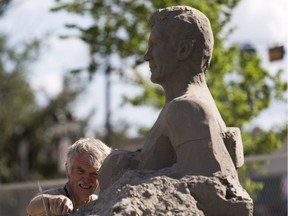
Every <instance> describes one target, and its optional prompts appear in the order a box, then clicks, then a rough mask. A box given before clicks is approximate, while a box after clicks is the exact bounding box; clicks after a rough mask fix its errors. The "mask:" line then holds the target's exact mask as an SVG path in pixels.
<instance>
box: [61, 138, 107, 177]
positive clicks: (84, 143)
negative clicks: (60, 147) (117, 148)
mask: <svg viewBox="0 0 288 216" xmlns="http://www.w3.org/2000/svg"><path fill="white" fill-rule="evenodd" d="M110 152H111V148H109V147H108V146H107V145H105V144H104V143H103V142H101V141H100V140H99V139H94V138H81V139H79V140H77V141H76V142H75V143H74V144H73V145H72V146H70V147H69V149H68V153H67V162H66V169H67V171H68V172H69V173H70V172H71V168H72V164H73V161H74V159H75V157H77V156H78V155H80V154H88V155H90V162H91V164H92V166H93V167H95V168H97V169H100V167H101V165H102V163H103V161H104V159H105V158H106V157H107V156H108V155H109V154H110Z"/></svg>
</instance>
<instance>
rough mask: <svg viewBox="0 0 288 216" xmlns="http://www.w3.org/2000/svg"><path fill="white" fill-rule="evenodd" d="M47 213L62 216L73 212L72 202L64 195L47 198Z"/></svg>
mask: <svg viewBox="0 0 288 216" xmlns="http://www.w3.org/2000/svg"><path fill="white" fill-rule="evenodd" d="M48 203H49V209H48V210H49V211H50V213H52V214H54V215H63V214H67V213H71V212H72V211H73V203H72V201H71V200H70V199H69V198H68V197H66V196H64V195H53V196H51V197H49V201H48Z"/></svg>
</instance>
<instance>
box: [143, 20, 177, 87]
mask: <svg viewBox="0 0 288 216" xmlns="http://www.w3.org/2000/svg"><path fill="white" fill-rule="evenodd" d="M164 28H165V26H164V24H158V25H156V26H154V27H153V28H152V31H151V34H150V38H149V44H148V46H149V48H148V51H147V53H146V54H145V56H144V59H145V60H146V61H149V67H150V70H151V81H152V82H154V83H158V84H163V83H165V81H167V79H168V78H169V77H171V76H172V75H173V74H175V72H176V69H177V56H176V54H177V53H176V50H177V49H176V45H175V41H172V38H171V36H168V34H167V33H166V32H165V29H164ZM171 30H173V29H171Z"/></svg>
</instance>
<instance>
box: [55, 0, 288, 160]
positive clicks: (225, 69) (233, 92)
mask: <svg viewBox="0 0 288 216" xmlns="http://www.w3.org/2000/svg"><path fill="white" fill-rule="evenodd" d="M239 1H240V0H217V1H214V0H213V1H212V0H199V1H189V0H173V1H172V0H167V1H159V0H149V1H144V0H110V1H97V0H86V1H80V0H70V1H62V0H57V3H58V4H57V6H56V7H54V8H53V11H59V10H63V9H64V10H66V11H69V12H71V13H74V14H79V15H81V16H87V17H89V18H90V19H91V21H92V22H91V25H89V26H88V27H87V26H86V27H83V26H79V25H75V24H69V25H67V26H68V27H70V28H74V29H77V30H78V33H79V34H78V35H77V37H79V38H80V39H81V40H83V41H85V42H86V43H87V44H88V45H89V47H90V56H91V61H90V65H89V66H87V68H86V69H87V70H88V71H89V73H90V74H92V75H93V73H95V72H99V71H106V72H107V71H109V72H110V71H112V72H115V73H117V72H120V71H122V70H123V67H125V68H126V69H128V68H130V69H131V68H133V69H134V70H135V75H136V76H135V79H134V80H133V82H134V84H135V85H137V86H141V87H142V88H143V92H142V93H141V94H139V95H137V96H135V97H133V98H124V100H126V102H127V101H128V102H129V103H131V104H133V105H135V106H141V105H151V106H153V107H156V108H157V109H160V108H161V107H163V105H164V101H165V100H164V95H163V93H164V92H163V90H162V88H160V87H159V86H155V85H153V84H152V83H151V82H150V81H149V80H148V79H147V78H146V77H143V76H142V75H141V74H140V73H137V66H138V65H140V64H142V63H143V55H144V53H145V51H146V50H147V41H148V34H149V32H150V30H149V28H148V19H149V16H150V15H151V13H152V12H153V11H155V10H156V9H158V8H164V7H167V6H172V5H188V6H192V7H194V8H197V9H199V10H200V11H202V12H203V13H204V14H206V15H207V17H208V18H209V19H210V21H211V25H212V29H213V33H214V39H215V45H214V53H213V58H212V62H211V66H210V68H209V70H208V71H207V81H208V86H209V88H210V90H211V92H212V95H213V96H214V99H215V101H216V103H217V106H218V108H219V110H220V113H221V114H222V116H223V119H224V121H225V122H226V124H227V126H235V127H239V128H241V129H243V130H242V131H243V133H242V134H243V135H242V139H243V143H244V150H245V155H249V154H263V153H266V154H267V153H270V152H273V151H275V150H276V149H278V148H280V147H281V146H282V144H283V142H284V140H285V139H286V133H285V131H286V127H285V126H284V127H283V126H280V127H278V128H274V129H271V130H270V131H265V130H263V129H259V128H254V129H252V130H249V131H247V130H244V128H245V126H247V124H249V122H251V120H253V119H254V118H255V117H257V116H258V115H259V114H260V113H261V111H263V110H264V109H266V108H268V106H269V105H270V104H271V101H272V100H275V99H283V93H284V92H285V91H286V89H287V86H286V83H285V82H283V80H281V75H282V74H283V71H281V70H280V71H278V72H277V73H276V74H271V73H269V71H267V70H266V69H264V68H263V67H262V65H261V59H260V58H259V56H258V55H257V53H256V52H251V51H248V50H245V49H242V48H241V47H239V46H238V45H237V44H234V45H231V46H227V45H226V44H225V42H226V40H227V39H228V38H229V35H231V33H232V32H233V30H234V29H233V27H230V28H229V27H227V24H229V22H230V20H231V16H232V11H233V9H234V8H235V7H236V5H237V4H238V3H239ZM111 56H114V57H115V56H116V57H117V58H119V59H120V62H121V63H122V64H120V65H119V64H113V62H111ZM107 59H109V60H108V61H107ZM131 59H132V60H131ZM77 71H80V70H77Z"/></svg>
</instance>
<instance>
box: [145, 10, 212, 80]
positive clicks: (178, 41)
mask: <svg viewBox="0 0 288 216" xmlns="http://www.w3.org/2000/svg"><path fill="white" fill-rule="evenodd" d="M149 24H150V27H151V30H152V31H151V35H150V38H149V49H148V51H147V53H146V54H145V57H144V58H145V60H147V61H149V65H150V69H151V72H152V76H151V80H152V81H153V82H156V83H160V82H161V80H160V79H159V80H160V81H159V80H158V77H159V78H160V75H161V73H162V77H163V76H164V75H163V74H164V73H165V75H167V74H169V71H170V75H171V74H172V72H173V71H175V70H177V69H179V65H180V64H183V63H184V64H189V65H190V66H193V69H194V72H196V73H200V72H203V73H204V72H205V71H206V70H207V69H208V67H209V64H210V61H211V57H212V51H213V44H214V38H213V33H212V29H211V26H210V22H209V20H208V18H207V17H206V16H205V15H204V14H203V13H202V12H200V11H199V10H196V9H194V8H192V7H187V6H174V7H168V8H165V9H160V10H158V11H156V12H154V13H153V14H152V16H151V18H150V21H149ZM156 58H158V60H157V59H156ZM159 62H160V63H159ZM164 71H165V72H164ZM153 72H154V75H153ZM156 75H157V76H158V77H156ZM153 76H154V77H153Z"/></svg>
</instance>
